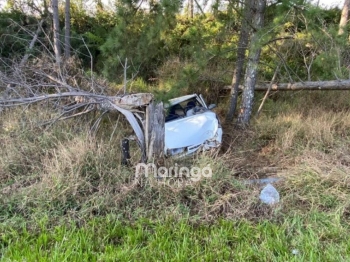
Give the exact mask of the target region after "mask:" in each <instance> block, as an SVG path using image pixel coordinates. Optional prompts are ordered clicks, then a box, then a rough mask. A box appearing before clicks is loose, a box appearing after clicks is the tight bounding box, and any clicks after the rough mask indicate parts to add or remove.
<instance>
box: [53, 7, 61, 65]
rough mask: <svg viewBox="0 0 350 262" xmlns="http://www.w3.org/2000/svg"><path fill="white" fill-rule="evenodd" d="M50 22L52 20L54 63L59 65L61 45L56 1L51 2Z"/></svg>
mask: <svg viewBox="0 0 350 262" xmlns="http://www.w3.org/2000/svg"><path fill="white" fill-rule="evenodd" d="M51 4H52V20H53V43H54V52H55V57H56V63H57V64H58V65H59V64H60V63H61V45H60V22H59V16H58V0H52V3H51Z"/></svg>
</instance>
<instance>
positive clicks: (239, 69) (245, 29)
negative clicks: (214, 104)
mask: <svg viewBox="0 0 350 262" xmlns="http://www.w3.org/2000/svg"><path fill="white" fill-rule="evenodd" d="M250 8H251V0H247V1H246V2H245V7H244V15H243V17H242V19H241V20H242V25H241V32H240V34H239V40H238V48H237V60H236V68H235V71H234V73H233V77H232V85H231V86H232V91H231V102H230V108H229V111H228V113H227V117H226V119H227V120H228V121H232V119H233V116H234V114H235V112H236V107H237V98H238V91H239V83H240V82H241V78H242V74H243V68H244V63H245V53H246V51H247V46H248V42H249V23H248V20H249V17H250V13H251V12H250Z"/></svg>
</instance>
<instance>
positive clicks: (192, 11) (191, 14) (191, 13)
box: [189, 0, 194, 19]
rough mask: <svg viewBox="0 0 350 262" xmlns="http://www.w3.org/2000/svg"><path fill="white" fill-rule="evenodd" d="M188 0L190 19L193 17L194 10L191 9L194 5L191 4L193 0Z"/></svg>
mask: <svg viewBox="0 0 350 262" xmlns="http://www.w3.org/2000/svg"><path fill="white" fill-rule="evenodd" d="M189 1H190V2H189V6H190V7H189V9H190V18H191V19H193V16H194V10H193V8H194V5H193V1H194V0H189Z"/></svg>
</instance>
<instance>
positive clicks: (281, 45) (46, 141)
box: [0, 0, 350, 261]
mask: <svg viewBox="0 0 350 262" xmlns="http://www.w3.org/2000/svg"><path fill="white" fill-rule="evenodd" d="M93 2H94V3H96V5H95V6H94V8H93V10H88V9H86V8H84V2H83V1H73V0H71V36H72V38H71V45H72V51H73V52H74V54H73V58H72V59H73V60H74V63H73V62H72V64H73V67H67V68H68V69H66V71H67V72H68V74H71V75H74V76H75V78H72V79H77V80H76V82H77V84H80V85H82V88H84V85H85V84H86V82H84V81H83V80H79V79H83V77H91V76H94V77H95V78H99V81H102V82H103V83H105V84H106V85H108V86H109V89H108V91H107V92H109V93H112V94H113V93H115V92H117V90H119V89H120V88H121V85H122V84H123V79H124V69H123V64H124V63H125V60H126V59H128V61H129V66H130V67H129V69H128V71H127V78H128V79H130V81H129V82H128V92H138V91H147V92H153V93H155V94H157V95H158V96H159V98H163V99H165V98H167V97H170V96H173V95H176V94H187V93H189V92H201V93H203V94H204V96H205V97H206V98H207V100H208V101H209V102H215V103H218V108H217V109H215V110H216V112H217V113H218V115H219V117H220V118H221V119H222V120H224V118H225V115H226V113H227V109H228V103H229V96H230V95H229V94H228V93H227V91H225V90H224V89H223V87H224V86H227V85H230V84H231V81H232V75H233V72H234V69H235V63H236V56H237V48H238V46H237V45H238V40H239V32H240V28H241V23H242V16H241V15H242V9H241V8H242V6H241V5H240V4H238V3H237V2H236V1H225V3H228V4H227V5H224V1H223V3H222V4H221V5H220V2H221V1H216V3H217V4H216V5H214V6H213V7H212V8H211V9H208V8H206V9H205V8H204V6H202V7H201V8H202V10H201V9H200V8H199V7H197V8H196V12H194V14H193V16H192V12H191V10H189V6H187V5H186V2H184V1H171V0H161V1H144V2H145V3H146V4H143V5H142V6H140V5H139V4H140V3H139V2H140V1H131V0H118V1H115V5H114V6H113V8H114V9H110V8H106V7H105V6H104V5H103V4H102V3H101V2H100V1H93ZM8 3H9V4H8V6H7V7H6V9H4V10H2V12H1V13H0V32H1V33H0V40H1V41H0V59H1V60H0V62H1V63H0V73H1V75H0V78H1V77H3V76H4V75H5V74H6V69H7V68H8V66H9V65H10V64H15V63H16V62H18V61H19V60H20V59H21V58H22V57H23V55H24V54H26V53H28V52H29V53H30V55H31V56H30V62H29V64H28V67H29V66H33V67H40V66H47V67H48V65H49V64H50V63H49V62H48V63H47V64H40V63H39V62H38V61H39V60H37V59H36V58H38V57H40V56H45V55H47V56H48V58H47V60H48V61H51V60H50V59H51V58H50V55H49V54H50V53H52V51H53V46H52V43H50V41H49V39H51V36H52V30H51V27H52V24H51V19H50V18H51V16H50V14H49V13H46V12H45V8H44V7H43V8H41V7H40V8H39V9H40V10H43V11H42V12H41V13H39V12H38V11H35V8H34V7H35V6H34V4H35V3H33V2H32V1H8ZM63 8H64V7H63V4H62V6H60V10H61V11H60V14H61V17H60V24H61V26H62V28H61V31H60V33H61V35H62V42H63V35H64V28H63V25H64V12H63ZM340 13H341V10H339V9H338V8H334V9H323V8H319V7H317V6H314V5H311V4H308V3H306V2H305V1H301V0H296V1H279V2H278V3H274V4H271V5H269V6H268V7H267V9H266V12H265V26H264V28H263V30H262V31H261V32H259V34H261V37H260V42H259V43H254V44H256V45H257V46H259V47H261V48H262V54H261V59H260V63H259V82H264V81H271V78H272V76H273V75H274V72H275V70H276V68H278V70H279V71H278V74H277V79H276V81H278V82H294V81H305V80H314V81H320V80H333V79H348V78H349V70H348V66H349V64H350V53H349V42H348V28H345V33H344V34H343V35H338V24H339V18H340ZM40 16H41V17H46V16H47V17H48V18H47V19H46V20H45V22H44V24H43V32H42V33H41V34H40V35H39V40H40V41H38V42H37V43H36V48H34V49H32V50H28V46H29V42H30V41H31V39H32V36H33V35H32V34H31V33H30V32H35V30H37V26H38V18H39V17H40ZM47 60H44V61H47ZM80 66H81V67H82V69H83V70H80V69H78V67H80ZM75 67H77V68H75ZM76 76H78V77H76ZM131 79H132V80H131ZM68 80H69V79H68ZM4 88H5V86H2V82H1V81H0V90H2V89H4ZM349 95H350V93H349V91H328V92H322V91H298V92H294V93H293V92H291V93H281V92H273V93H271V94H270V96H269V97H268V99H267V101H266V102H265V105H264V107H263V111H262V112H261V114H260V116H259V117H253V118H252V120H251V124H250V126H249V128H247V129H245V130H241V129H237V128H236V127H235V125H234V122H224V121H222V122H223V123H224V131H225V133H224V142H223V145H222V147H221V149H220V151H219V152H214V153H213V152H210V153H205V154H199V155H196V156H194V157H193V158H190V159H183V160H171V159H168V160H167V163H166V165H169V166H171V165H174V163H177V164H178V165H184V166H193V165H195V166H198V167H204V166H207V165H208V164H209V165H210V166H211V167H212V169H213V177H212V178H211V179H202V180H200V181H198V182H193V183H190V184H185V183H175V184H162V183H160V182H159V181H157V180H155V181H150V182H149V183H148V184H140V183H135V179H134V175H135V170H134V168H133V167H125V166H121V165H120V159H121V152H120V146H119V145H120V140H121V139H122V138H123V137H125V136H126V135H128V134H129V133H130V130H129V128H128V127H127V124H126V121H125V120H124V119H123V118H122V117H121V116H119V115H113V114H109V115H104V116H101V117H100V115H98V116H96V115H92V114H91V115H85V116H84V117H81V118H78V119H68V120H65V121H61V122H59V121H58V122H55V123H54V124H53V125H49V126H48V125H47V124H43V123H45V120H47V119H50V118H51V117H52V114H53V113H52V107H51V106H50V105H49V104H46V103H42V104H39V105H31V106H28V107H23V108H20V107H18V108H15V109H7V108H0V145H1V150H0V260H2V261H22V260H26V261H38V260H41V261H64V260H66V261H85V260H88V261H90V260H91V261H162V260H170V261H184V260H191V261H192V260H193V261H203V260H205V261H215V260H223V261H303V260H305V261H348V260H349V257H350V252H349V250H350V246H349V243H350V239H349V235H350V223H349V214H350V202H349V197H350V191H349V188H350V180H349V174H350V157H349V155H350V139H349V137H350V131H349V130H350V100H349ZM261 98H262V94H257V97H256V101H260V99H261ZM257 106H258V103H256V105H255V108H254V112H253V113H255V112H256V109H257ZM96 119H98V121H100V122H99V123H100V124H99V125H98V127H99V128H95V127H96V126H95V123H96ZM131 146H132V162H133V163H136V162H137V161H138V159H139V157H140V156H139V152H138V151H137V150H136V149H137V146H136V145H133V144H132V145H131ZM269 176H277V177H279V178H281V180H280V181H279V182H277V183H275V184H274V186H275V187H276V188H277V190H278V191H279V193H280V196H281V201H280V202H279V203H278V204H276V205H274V206H268V205H265V204H262V203H261V202H260V200H259V192H260V190H261V188H262V185H260V184H247V183H246V181H247V180H249V179H255V178H265V177H269ZM138 182H140V181H138Z"/></svg>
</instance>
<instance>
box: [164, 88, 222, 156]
mask: <svg viewBox="0 0 350 262" xmlns="http://www.w3.org/2000/svg"><path fill="white" fill-rule="evenodd" d="M215 106H216V105H215V104H211V105H209V106H207V104H206V103H205V101H204V99H203V97H202V96H201V95H197V94H192V95H186V96H182V97H178V98H174V99H171V100H169V102H168V103H167V104H165V108H166V110H167V114H166V117H165V155H166V156H174V157H182V156H188V155H191V154H193V153H195V152H198V151H200V150H209V149H211V148H217V147H219V146H220V145H221V141H222V127H221V124H220V121H219V118H218V117H217V115H216V114H215V113H214V112H212V111H211V110H212V109H213V108H215Z"/></svg>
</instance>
